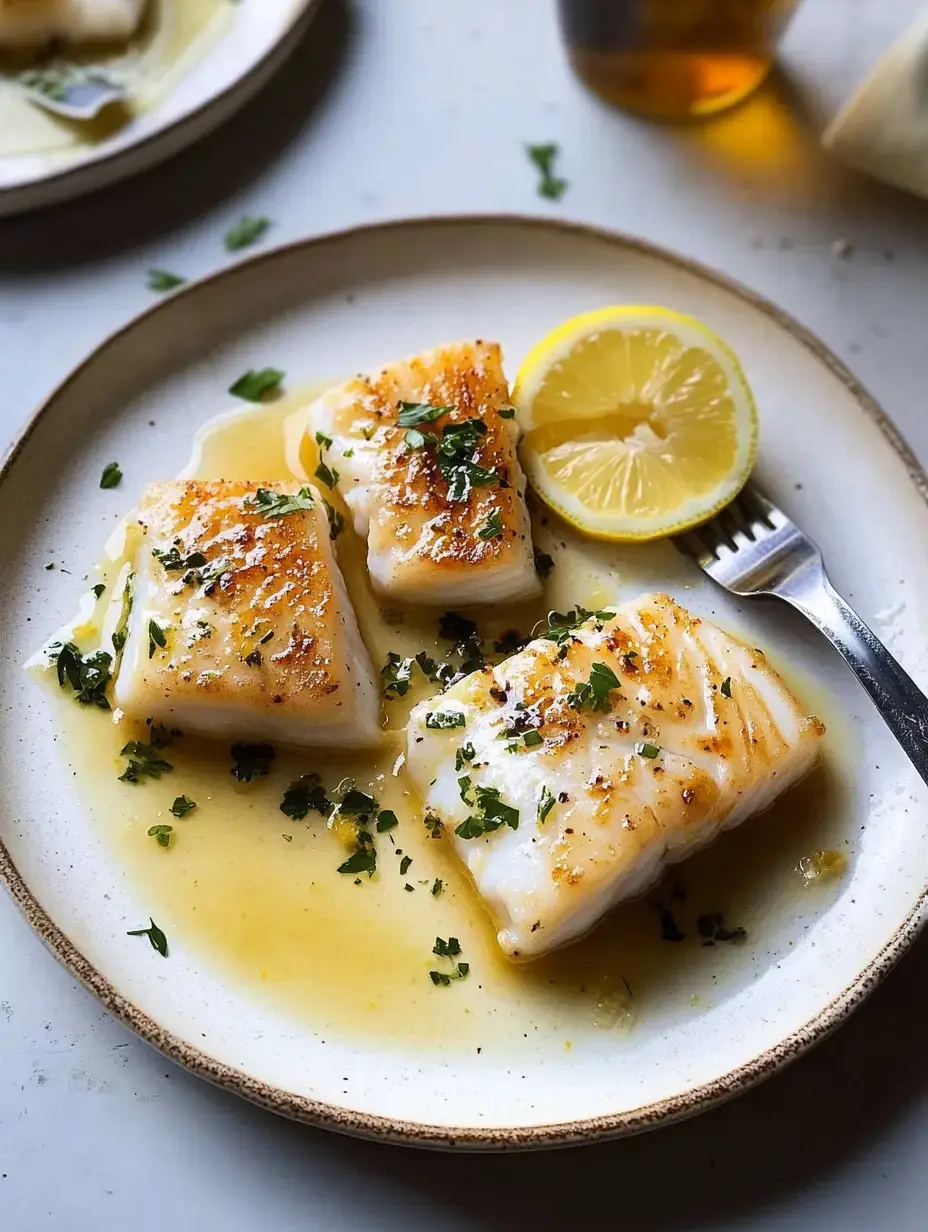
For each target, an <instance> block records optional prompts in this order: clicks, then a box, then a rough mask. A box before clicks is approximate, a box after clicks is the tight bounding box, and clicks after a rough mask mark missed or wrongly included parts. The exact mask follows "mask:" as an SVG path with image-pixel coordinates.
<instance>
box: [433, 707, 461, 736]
mask: <svg viewBox="0 0 928 1232" xmlns="http://www.w3.org/2000/svg"><path fill="white" fill-rule="evenodd" d="M425 725H426V727H429V728H431V729H432V730H433V731H439V730H443V729H444V728H449V727H466V726H467V719H466V717H465V715H464V712H463V710H430V711H429V712H428V714H427V715H426V716H425Z"/></svg>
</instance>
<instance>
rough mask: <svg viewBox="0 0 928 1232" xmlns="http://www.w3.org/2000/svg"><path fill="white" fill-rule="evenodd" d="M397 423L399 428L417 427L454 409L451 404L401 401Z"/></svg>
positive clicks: (432, 421) (433, 420)
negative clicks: (436, 404)
mask: <svg viewBox="0 0 928 1232" xmlns="http://www.w3.org/2000/svg"><path fill="white" fill-rule="evenodd" d="M399 410H400V413H399V415H398V416H397V420H396V422H397V425H398V426H399V427H401V428H418V427H419V425H420V424H425V423H434V422H435V420H436V419H440V418H441V417H442V415H447V414H449V412H451V411H453V410H454V407H453V406H431V405H430V404H429V403H428V402H401V403H400V404H399Z"/></svg>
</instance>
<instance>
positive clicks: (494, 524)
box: [477, 509, 503, 542]
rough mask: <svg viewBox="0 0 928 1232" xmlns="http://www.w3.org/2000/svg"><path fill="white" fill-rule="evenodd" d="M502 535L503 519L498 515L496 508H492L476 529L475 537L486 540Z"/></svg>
mask: <svg viewBox="0 0 928 1232" xmlns="http://www.w3.org/2000/svg"><path fill="white" fill-rule="evenodd" d="M502 537H503V520H502V518H501V517H500V512H499V510H498V509H494V510H493V512H492V513H491V514H490V516H489V517H488V518H487V520H486V522H485V523H484V525H483V526H481V528H480V530H478V531H477V538H478V539H483V540H485V541H487V542H489V540H491V539H501V538H502Z"/></svg>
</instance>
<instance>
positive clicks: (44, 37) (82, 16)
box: [0, 0, 148, 48]
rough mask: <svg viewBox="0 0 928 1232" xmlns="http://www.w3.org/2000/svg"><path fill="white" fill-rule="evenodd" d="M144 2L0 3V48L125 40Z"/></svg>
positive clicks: (33, 0) (65, 0) (5, 0)
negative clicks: (60, 42)
mask: <svg viewBox="0 0 928 1232" xmlns="http://www.w3.org/2000/svg"><path fill="white" fill-rule="evenodd" d="M147 2H148V0H0V48H2V47H41V46H43V45H45V44H48V43H51V42H55V41H57V40H61V41H64V42H69V43H88V42H102V41H104V40H112V41H125V40H127V39H129V38H131V37H132V35H133V34H134V33H135V32H136V30H137V29H138V26H139V23H140V22H141V20H142V16H143V14H144V12H145V9H146V7H147Z"/></svg>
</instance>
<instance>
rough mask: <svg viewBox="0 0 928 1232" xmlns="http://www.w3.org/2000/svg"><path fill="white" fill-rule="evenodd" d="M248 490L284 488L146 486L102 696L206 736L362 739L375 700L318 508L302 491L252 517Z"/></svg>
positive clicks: (280, 487)
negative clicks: (111, 691) (113, 674)
mask: <svg viewBox="0 0 928 1232" xmlns="http://www.w3.org/2000/svg"><path fill="white" fill-rule="evenodd" d="M262 488H263V489H265V490H266V491H270V492H275V493H281V492H292V491H293V485H288V484H282V483H269V484H257V483H251V482H243V481H234V482H228V481H223V480H217V481H209V482H206V481H199V480H176V481H173V482H170V483H159V484H153V485H152V486H150V487H149V488H147V489H146V491H145V494H144V497H143V499H142V503H141V506H140V509H139V514H138V521H139V526H140V530H141V534H140V536H139V547H138V551H137V554H136V555H137V558H136V562H135V581H134V592H133V602H132V611H131V615H130V619H129V636H128V641H127V643H126V647H125V652H124V655H123V659H122V662H121V665H120V669H119V674H118V677H117V681H116V689H115V699H116V703H117V705H119V706H121V707H122V709H123V710H125V711H126V712H127V713H129V714H132V715H135V716H138V717H145V718H154V719H157V720H160V721H162V722H166V723H172V724H177V725H179V726H181V727H182V728H183V729H184V730H190V731H198V732H202V733H204V734H206V735H212V736H238V737H248V738H255V739H276V740H282V741H285V742H287V743H291V744H297V745H303V744H310V745H317V744H327V743H337V744H338V745H340V746H347V745H370V744H375V743H376V742H377V740H378V735H379V730H380V710H379V697H378V693H377V690H376V689H375V686H374V682H373V672H372V669H371V665H370V660H369V658H368V655H367V651H366V650H365V648H364V644H363V642H362V641H361V636H360V633H359V632H358V626H357V622H356V620H355V616H354V611H353V610H352V607H351V604H350V602H349V600H348V596H347V593H346V591H345V585H344V581H343V579H342V576H341V573H340V571H339V568H338V565H337V563H336V561H335V558H334V556H333V554H332V546H331V542H330V534H329V526H328V520H327V517H326V512H325V506H324V504H323V502H322V500H321V499H320V498H319V497H318V494H316V493H313V503H312V507H311V508H308V509H299V510H298V511H297V512H293V513H288V514H285V515H284V516H279V517H266V516H265V515H264V514H263V513H261V512H258V511H257V510H256V509H255V508H254V507H253V502H254V500H255V495H256V493H257V492H258V490H259V489H262ZM152 621H153V622H154V629H155V631H156V634H155V636H154V637H153V626H152V624H151V622H152ZM157 630H161V632H162V634H163V640H164V642H165V645H164V647H161V646H160V645H159V644H158V640H157Z"/></svg>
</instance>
